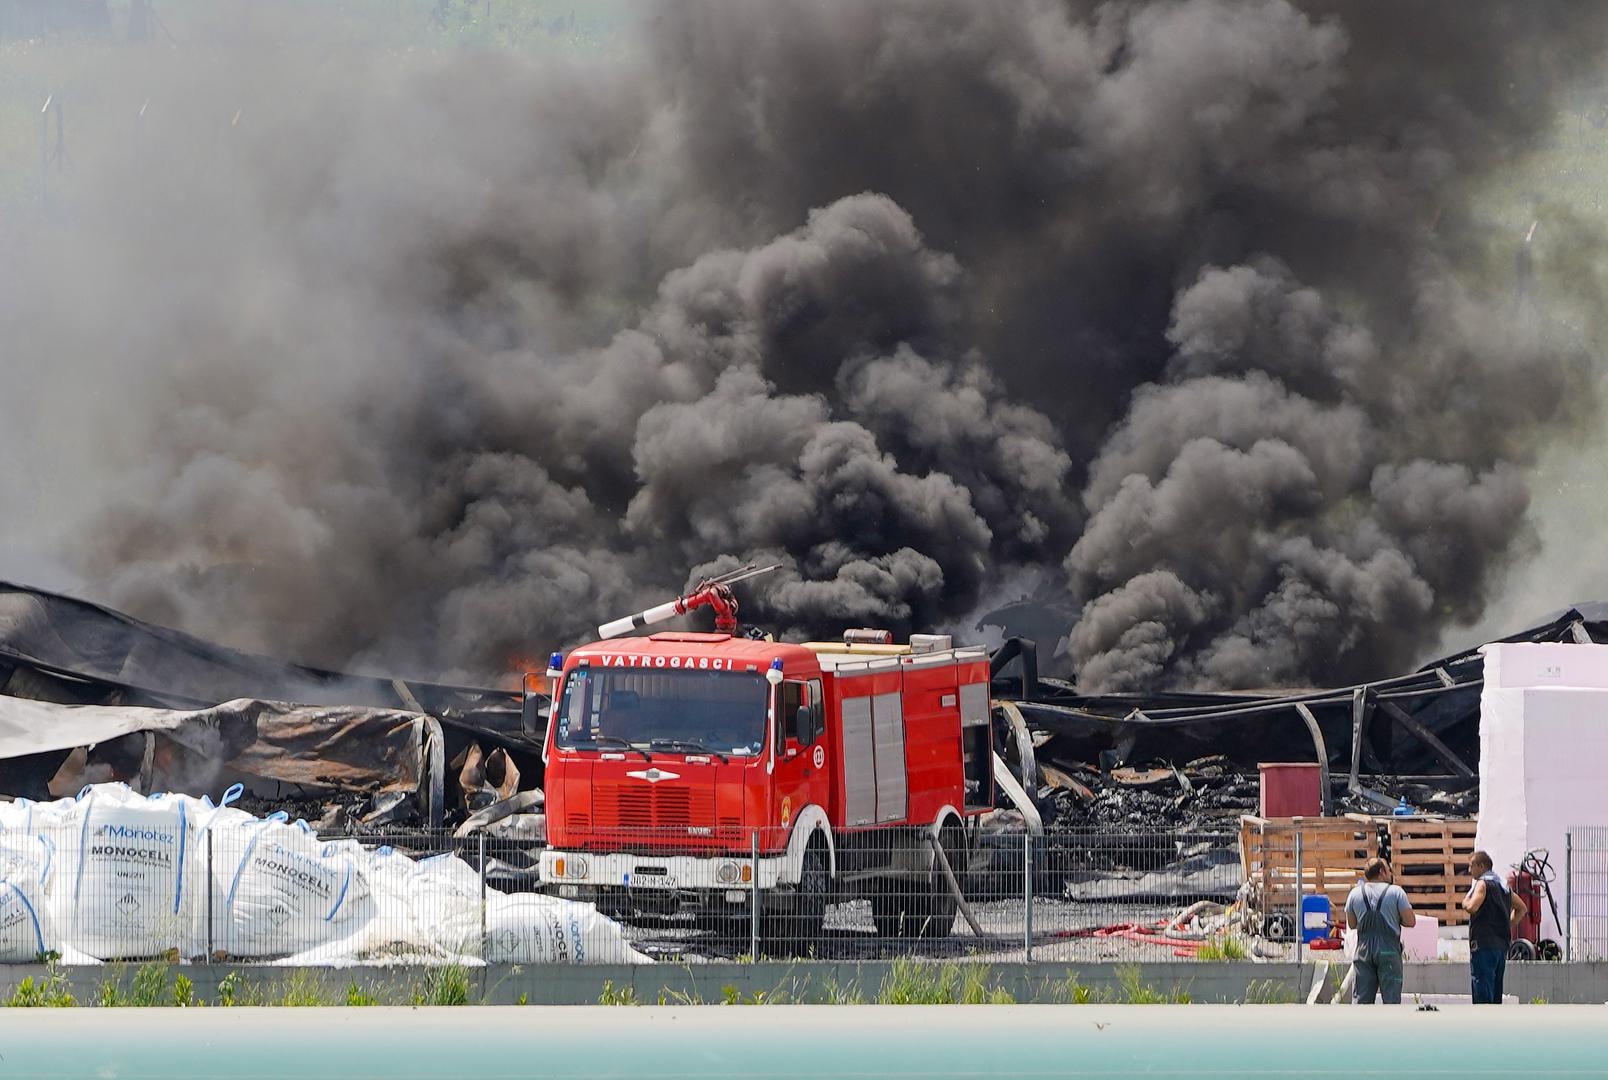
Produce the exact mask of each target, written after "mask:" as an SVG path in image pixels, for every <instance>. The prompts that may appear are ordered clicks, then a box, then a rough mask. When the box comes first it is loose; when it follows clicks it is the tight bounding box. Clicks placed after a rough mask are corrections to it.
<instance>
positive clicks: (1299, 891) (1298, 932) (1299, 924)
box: [1295, 829, 1306, 967]
mask: <svg viewBox="0 0 1608 1080" xmlns="http://www.w3.org/2000/svg"><path fill="white" fill-rule="evenodd" d="M1304 899H1306V881H1305V879H1304V878H1303V877H1302V867H1301V830H1300V829H1297V830H1296V831H1295V966H1296V967H1300V966H1301V947H1302V945H1304V944H1305V938H1306V933H1305V931H1306V915H1305V913H1304V912H1303V911H1302V910H1301V902H1302V901H1303V900H1304Z"/></svg>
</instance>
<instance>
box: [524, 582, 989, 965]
mask: <svg viewBox="0 0 1608 1080" xmlns="http://www.w3.org/2000/svg"><path fill="white" fill-rule="evenodd" d="M767 569H768V568H767ZM762 572H764V571H763V570H758V569H755V568H752V567H745V568H744V569H743V570H742V571H735V572H733V574H730V575H726V576H725V577H723V578H717V579H712V580H709V581H705V582H703V583H702V584H701V585H700V586H699V587H698V588H697V589H695V590H694V591H693V592H691V593H689V594H687V595H686V596H682V597H678V598H677V599H675V600H673V601H670V602H669V603H666V604H662V605H660V606H658V607H655V608H651V609H649V610H647V611H644V612H641V613H639V614H636V615H633V616H629V617H627V618H625V619H620V620H617V621H616V622H614V623H609V624H605V625H603V626H601V627H599V628H598V631H599V636H600V637H601V638H603V639H604V640H601V641H598V642H596V643H594V644H590V645H586V646H584V647H582V648H578V649H576V650H575V651H574V652H572V653H571V654H570V655H569V656H568V657H560V656H558V655H557V654H555V656H554V660H553V663H552V666H551V668H550V670H549V671H548V672H547V673H546V677H547V680H550V681H549V687H550V690H551V701H552V707H551V709H550V711H549V716H548V724H547V736H546V743H545V755H546V762H547V773H546V806H547V832H548V843H549V845H550V846H549V848H548V849H547V850H546V851H545V852H543V854H542V856H541V862H540V873H541V877H542V880H543V882H544V883H545V884H546V885H547V886H549V887H550V888H552V889H553V890H554V891H557V892H558V893H559V894H560V895H566V896H571V897H577V898H582V899H590V900H593V901H594V902H596V903H597V904H598V905H599V907H600V908H601V909H602V910H604V911H605V912H608V913H610V914H613V915H616V916H621V917H627V918H629V917H631V916H633V915H638V914H659V915H663V914H672V913H685V912H688V911H691V912H694V913H696V914H701V915H705V916H709V915H715V916H719V915H727V916H733V917H735V916H747V915H751V914H753V911H752V908H751V907H750V905H751V903H752V900H753V898H754V897H755V896H756V895H758V896H759V897H760V912H759V915H760V916H761V917H762V918H763V920H764V925H765V927H766V929H765V931H764V932H765V933H766V935H767V937H771V936H774V937H777V938H783V939H788V940H792V941H795V942H797V941H802V940H808V939H810V938H813V937H815V936H818V935H819V933H820V931H821V929H822V923H823V920H824V917H825V913H826V906H827V904H828V901H829V899H847V898H851V897H854V896H866V897H869V899H870V900H871V902H872V910H873V914H874V916H875V922H876V926H877V930H878V932H879V933H881V934H884V935H889V936H916V935H921V936H934V937H938V936H944V935H947V934H948V933H949V931H950V928H951V926H952V924H953V922H954V919H955V913H956V907H957V898H956V895H955V891H954V889H953V888H952V887H951V885H950V882H949V877H950V874H946V873H945V872H944V867H943V863H944V862H945V861H946V860H947V862H948V864H949V870H950V873H952V874H954V875H956V876H959V875H963V874H964V873H965V868H966V862H967V852H968V849H969V824H968V823H969V822H970V819H972V818H974V817H975V816H976V815H978V814H981V813H983V812H984V811H986V810H988V809H989V808H991V807H992V805H993V797H994V774H993V762H994V761H995V760H996V759H995V757H994V754H993V749H992V746H991V742H990V734H989V733H990V727H989V719H990V702H989V664H988V656H987V653H986V652H985V651H984V650H983V649H982V648H954V647H952V646H951V643H950V640H949V638H947V637H940V636H923V635H912V637H911V640H910V641H909V642H907V643H904V644H894V643H893V642H892V640H891V635H889V634H887V633H886V632H882V631H850V632H848V633H846V634H845V635H844V639H843V640H842V641H832V642H821V641H809V642H802V643H797V644H784V643H782V642H777V641H772V640H769V639H768V638H761V639H755V638H754V637H751V636H749V637H744V636H738V635H737V620H736V612H737V602H736V599H735V597H734V596H733V594H732V591H731V586H732V584H734V583H735V582H736V581H739V580H742V579H743V578H745V577H747V576H750V575H751V574H753V573H762ZM705 606H707V607H711V608H713V609H714V612H715V616H716V620H715V621H716V631H715V632H714V633H693V632H682V631H673V632H664V633H649V634H646V635H642V636H615V635H619V634H629V633H631V632H632V631H641V630H643V629H645V628H646V627H648V626H650V625H652V624H654V623H658V622H662V621H664V620H667V619H670V618H672V617H674V616H677V615H681V614H685V613H686V612H688V611H691V610H693V609H694V608H698V607H705ZM542 683H543V677H542V676H541V675H540V674H539V673H535V672H533V673H531V675H530V676H528V677H527V682H526V689H527V694H535V693H539V692H540V691H542V690H544V689H548V688H549V687H544V686H543V685H542ZM929 838H930V839H929ZM934 841H936V843H934ZM939 849H941V850H942V853H943V854H942V856H941V857H940V856H939V854H938V851H939ZM756 853H757V857H756ZM756 881H757V885H758V888H757V889H756V888H755V884H756Z"/></svg>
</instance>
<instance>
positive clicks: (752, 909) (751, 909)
mask: <svg viewBox="0 0 1608 1080" xmlns="http://www.w3.org/2000/svg"><path fill="white" fill-rule="evenodd" d="M752 838H753V844H754V855H753V858H754V861H753V875H752V877H753V880H752V881H750V882H749V889H748V893H749V897H748V958H749V959H750V960H758V959H759V830H758V829H755V830H754V831H753V834H752Z"/></svg>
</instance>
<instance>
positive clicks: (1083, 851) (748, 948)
mask: <svg viewBox="0 0 1608 1080" xmlns="http://www.w3.org/2000/svg"><path fill="white" fill-rule="evenodd" d="M584 835H585V842H584V843H576V844H565V843H564V839H565V838H564V836H563V835H562V834H559V835H557V836H555V837H553V838H552V840H553V842H552V845H551V846H545V847H544V846H542V845H539V844H533V843H531V842H530V841H528V840H516V839H511V838H500V837H496V836H490V835H484V834H481V835H475V836H469V837H454V836H451V835H449V834H446V833H442V832H431V831H427V830H405V831H402V830H399V831H395V832H385V833H366V834H363V835H360V836H356V835H314V834H312V833H311V832H309V831H308V830H306V829H305V828H297V827H296V826H294V825H289V824H285V823H282V822H278V823H276V822H267V823H262V824H260V825H249V824H248V825H242V826H240V827H238V828H236V829H233V830H229V829H221V828H220V829H218V830H210V829H193V830H192V831H191V832H190V833H188V834H187V840H186V845H185V850H183V851H182V852H180V851H173V852H171V854H170V855H169V856H168V857H167V859H166V861H163V859H162V858H161V857H160V852H159V851H155V850H154V848H153V844H151V843H147V844H146V845H145V846H144V847H142V846H141V844H140V843H139V842H138V837H134V838H132V839H129V840H128V841H127V842H124V841H123V840H118V841H116V842H107V843H97V842H91V841H88V840H84V841H83V843H81V844H78V846H76V847H75V843H77V841H76V840H75V838H73V837H66V836H64V837H61V838H59V840H58V842H57V844H56V845H55V848H56V850H55V852H54V855H53V859H54V861H53V864H52V866H51V867H50V868H49V869H48V870H47V871H46V872H45V873H41V874H40V875H39V880H38V882H37V883H36V886H35V887H33V888H31V889H29V890H21V891H18V890H13V891H14V892H16V893H17V895H18V896H19V897H23V898H24V899H27V900H28V901H29V903H28V904H26V905H15V904H14V905H12V906H11V907H9V908H8V907H4V906H0V950H4V949H5V948H6V947H7V944H8V942H10V943H11V944H12V945H13V946H14V947H13V949H12V952H13V953H17V952H19V951H20V952H22V953H31V951H32V950H31V948H30V947H29V946H28V942H29V941H31V940H32V938H29V937H28V933H34V932H36V933H37V939H38V942H39V945H40V948H39V950H38V951H54V952H61V953H62V954H63V955H64V956H65V957H66V958H67V959H69V960H71V959H77V958H95V959H102V960H138V959H143V958H149V957H164V956H165V957H168V958H177V957H186V958H192V959H202V958H209V959H212V960H215V961H225V962H276V961H278V962H292V963H310V964H319V963H341V962H358V961H362V962H376V961H378V962H455V961H456V962H480V961H487V962H512V963H544V962H558V963H572V962H583V963H584V962H620V961H627V962H640V961H647V960H669V961H676V962H694V963H696V962H720V961H735V960H740V959H744V958H748V957H753V956H756V955H757V956H762V957H797V958H813V959H821V960H877V959H892V958H897V957H922V958H931V959H940V960H942V959H975V960H1022V959H1032V960H1048V961H1066V962H1096V961H1104V962H1119V963H1121V962H1136V961H1148V960H1176V959H1181V958H1195V957H1203V958H1212V959H1225V958H1227V959H1235V958H1240V957H1243V956H1246V955H1248V954H1250V953H1256V954H1258V955H1261V956H1263V957H1269V958H1289V959H1294V958H1295V957H1296V955H1297V949H1298V948H1299V946H1298V945H1297V944H1296V940H1295V939H1296V936H1297V935H1296V929H1297V927H1298V926H1299V925H1300V921H1301V917H1300V914H1299V912H1298V910H1297V907H1298V903H1299V900H1298V895H1297V891H1296V890H1295V888H1294V885H1295V883H1297V882H1300V881H1302V880H1303V877H1304V876H1310V875H1308V874H1307V872H1306V871H1305V870H1303V869H1302V868H1301V867H1300V865H1299V858H1298V855H1297V853H1296V851H1295V844H1294V840H1293V837H1291V838H1290V841H1289V843H1288V845H1287V846H1284V842H1283V841H1282V840H1281V839H1280V838H1278V837H1270V838H1265V839H1264V841H1263V847H1262V849H1259V850H1260V854H1259V861H1257V862H1256V863H1255V864H1254V868H1255V873H1253V874H1252V875H1250V877H1249V878H1247V875H1246V873H1245V871H1244V869H1243V868H1242V860H1241V851H1240V845H1239V838H1238V836H1237V835H1236V834H1235V833H1233V832H1230V831H1228V830H1225V829H1209V828H1208V829H1180V828H1171V827H1150V826H1132V827H1126V828H1122V829H1112V828H1109V827H1089V828H1073V829H1065V830H1057V831H1053V832H1051V833H1049V834H1046V835H1039V836H1033V835H1029V834H1027V833H1025V832H1022V831H1020V830H994V829H981V828H978V827H976V826H975V825H973V826H970V827H967V828H961V827H959V826H954V827H951V828H948V829H945V830H944V831H943V832H942V833H941V834H940V836H938V837H928V836H927V835H926V834H925V833H918V832H912V831H908V830H867V831H864V832H861V833H848V834H833V835H832V836H831V837H830V838H829V837H828V834H827V833H826V832H825V831H820V832H816V833H813V834H811V833H810V832H808V831H807V830H802V829H793V830H788V831H783V830H744V829H740V828H733V827H728V828H722V829H708V830H689V829H688V828H686V827H684V826H683V827H669V828H662V829H652V830H644V829H637V830H631V831H629V832H619V833H618V834H600V833H599V832H597V831H596V830H592V831H589V832H587V833H586V834H584ZM812 835H813V840H809V841H808V842H806V838H807V837H810V836H812ZM0 839H3V837H0ZM78 839H79V840H82V839H83V838H78ZM0 857H3V849H0ZM35 869H36V870H37V868H35ZM1264 870H1265V871H1266V872H1265V873H1264ZM30 872H31V871H30ZM26 876H27V874H26V873H25V872H22V871H21V870H20V869H19V867H13V868H12V869H11V870H10V871H8V870H6V869H5V868H4V867H0V877H5V878H7V879H8V880H9V881H21V880H23V879H24V878H25V877H26ZM1308 889H1309V891H1310V883H1309V884H1308ZM24 893H26V896H24ZM24 909H26V910H24ZM19 911H21V912H22V914H21V915H17V912H19ZM13 916H15V918H14V917H13ZM29 918H32V919H34V920H35V925H34V926H33V927H32V928H30V927H29V926H27V925H26V924H25V923H24V924H20V925H19V923H18V921H17V920H18V919H22V920H26V919H29ZM7 935H9V936H7ZM18 942H21V944H20V945H17V943H18ZM9 958H10V959H13V960H15V959H24V958H31V955H30V956H19V955H12V956H10V957H9Z"/></svg>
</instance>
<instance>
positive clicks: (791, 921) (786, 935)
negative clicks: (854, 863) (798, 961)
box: [761, 839, 832, 956]
mask: <svg viewBox="0 0 1608 1080" xmlns="http://www.w3.org/2000/svg"><path fill="white" fill-rule="evenodd" d="M831 885H832V883H831V876H830V871H829V869H828V864H827V857H826V845H825V844H823V843H821V841H820V840H819V839H812V840H811V841H810V845H809V847H808V848H806V849H805V851H804V861H803V864H802V865H801V866H800V868H799V877H798V891H797V893H796V894H795V895H794V897H793V909H792V910H791V911H787V912H783V913H780V914H776V915H769V916H766V917H765V918H764V920H763V923H762V926H761V929H762V930H763V931H764V936H765V938H766V941H767V943H768V944H769V946H770V947H769V948H768V949H767V950H766V951H767V952H772V953H774V954H782V955H792V956H808V955H809V954H810V953H811V952H813V951H814V950H815V949H816V947H817V946H818V945H819V944H820V941H821V935H822V933H823V932H824V931H825V930H826V904H827V894H828V892H829V891H830V889H831Z"/></svg>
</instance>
